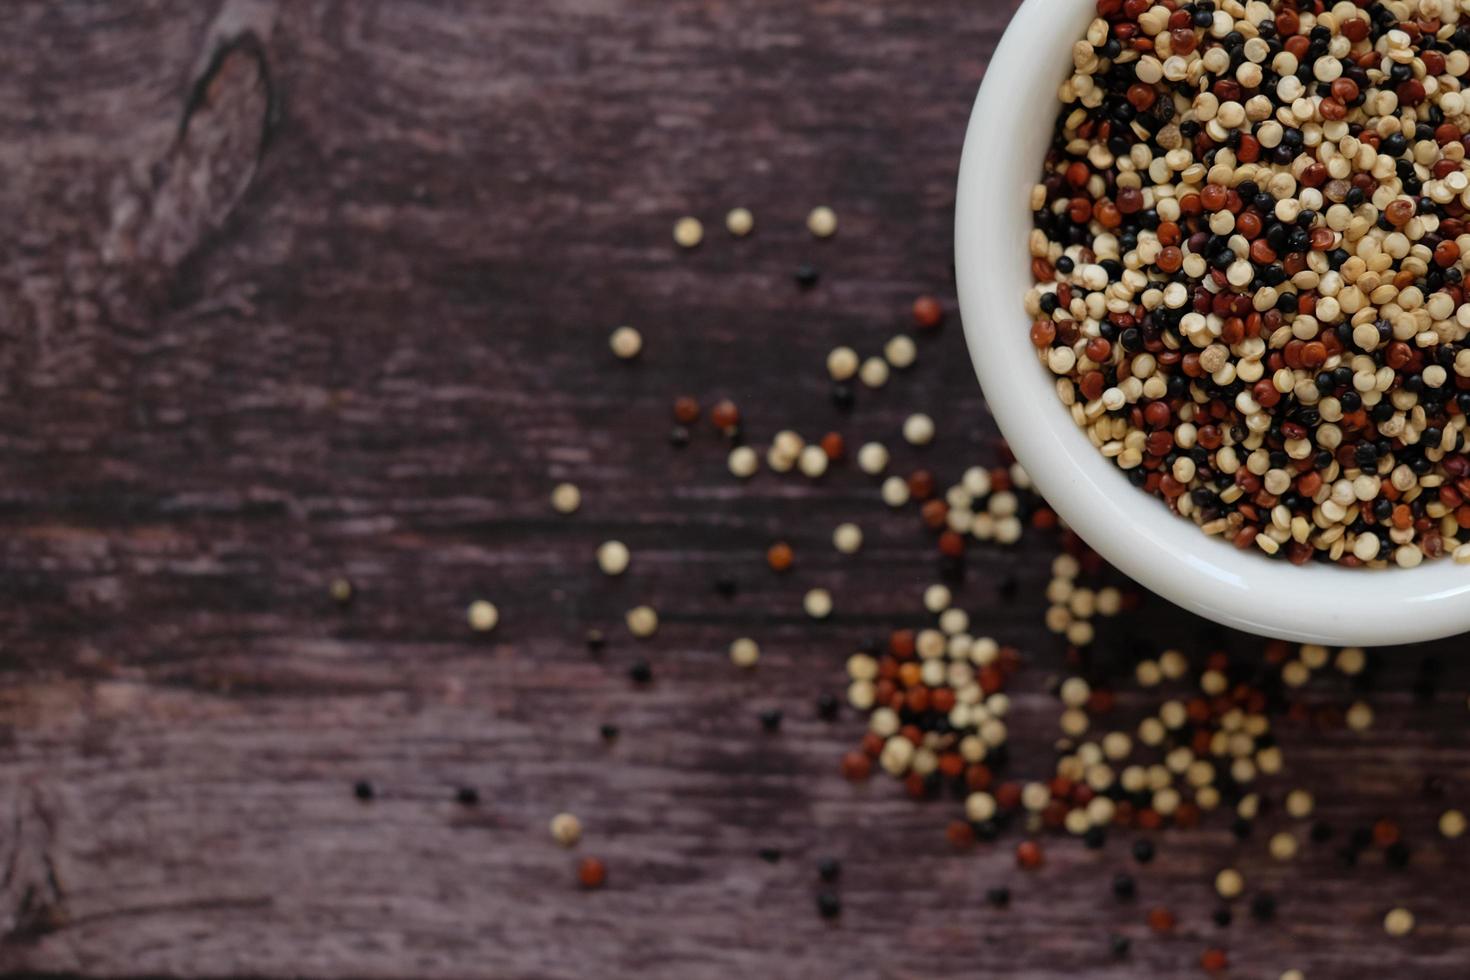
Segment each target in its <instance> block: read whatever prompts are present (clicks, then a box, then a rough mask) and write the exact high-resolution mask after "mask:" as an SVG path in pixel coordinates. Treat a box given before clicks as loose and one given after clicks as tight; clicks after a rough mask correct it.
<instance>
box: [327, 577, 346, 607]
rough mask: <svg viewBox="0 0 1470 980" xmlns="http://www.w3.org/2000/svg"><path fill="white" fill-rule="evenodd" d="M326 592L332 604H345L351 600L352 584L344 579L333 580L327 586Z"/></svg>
mask: <svg viewBox="0 0 1470 980" xmlns="http://www.w3.org/2000/svg"><path fill="white" fill-rule="evenodd" d="M327 592H328V594H329V595H331V597H332V601H333V602H347V601H348V600H349V599H351V598H352V583H351V582H349V581H348V580H347V579H345V578H334V579H332V582H331V584H330V585H329V586H327Z"/></svg>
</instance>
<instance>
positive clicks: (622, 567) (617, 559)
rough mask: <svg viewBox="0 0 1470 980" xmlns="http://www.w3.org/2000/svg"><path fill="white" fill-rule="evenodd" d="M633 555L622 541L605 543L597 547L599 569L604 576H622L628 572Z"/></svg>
mask: <svg viewBox="0 0 1470 980" xmlns="http://www.w3.org/2000/svg"><path fill="white" fill-rule="evenodd" d="M632 557H633V554H632V552H630V551H629V550H628V546H627V545H625V544H623V542H621V541H604V542H603V543H602V544H600V545H598V546H597V567H598V568H600V569H602V574H604V575H614V576H616V575H621V574H623V573H624V572H626V571H627V570H628V562H629V561H630V560H631V559H632Z"/></svg>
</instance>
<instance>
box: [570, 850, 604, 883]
mask: <svg viewBox="0 0 1470 980" xmlns="http://www.w3.org/2000/svg"><path fill="white" fill-rule="evenodd" d="M577 880H578V881H579V882H581V884H582V887H583V888H589V889H591V888H601V887H602V886H603V883H604V882H606V881H607V866H606V865H604V864H603V863H602V861H601V860H599V859H598V858H595V857H585V858H583V859H582V860H581V862H580V863H579V864H578V865H577Z"/></svg>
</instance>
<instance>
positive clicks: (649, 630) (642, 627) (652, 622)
mask: <svg viewBox="0 0 1470 980" xmlns="http://www.w3.org/2000/svg"><path fill="white" fill-rule="evenodd" d="M624 618H625V619H626V620H627V623H628V632H629V633H632V634H633V635H634V636H636V637H638V638H639V639H640V640H643V639H647V638H648V637H650V636H652V635H653V634H655V633H657V632H658V613H656V612H654V611H653V607H651V606H635V607H633V608H632V609H629V610H628V615H627V616H626V617H624Z"/></svg>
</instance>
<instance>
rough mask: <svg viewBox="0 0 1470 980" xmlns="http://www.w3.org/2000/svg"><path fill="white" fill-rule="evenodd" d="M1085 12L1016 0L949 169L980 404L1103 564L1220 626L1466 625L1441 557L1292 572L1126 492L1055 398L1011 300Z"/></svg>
mask: <svg viewBox="0 0 1470 980" xmlns="http://www.w3.org/2000/svg"><path fill="white" fill-rule="evenodd" d="M1095 11H1096V6H1095V0H1025V2H1024V3H1023V4H1022V5H1021V7H1020V8H1019V9H1018V10H1017V12H1016V13H1015V15H1014V17H1013V18H1012V19H1011V22H1010V24H1009V25H1008V26H1007V28H1006V31H1005V33H1004V35H1003V36H1002V38H1001V40H1000V44H999V46H998V47H997V48H996V51H995V55H994V57H993V58H991V60H990V63H989V65H988V67H987V69H986V74H985V78H984V81H983V83H982V85H981V87H980V92H979V95H978V96H977V97H976V100H975V104H974V108H973V110H972V112H971V115H970V122H969V128H968V131H967V132H966V135H965V143H964V152H963V154H962V157H961V160H960V169H959V180H958V186H957V189H956V198H955V279H956V286H957V290H958V293H959V305H960V312H961V318H962V320H963V324H964V333H965V339H966V343H967V344H968V346H969V350H970V358H971V361H972V362H973V364H974V367H975V373H976V375H977V377H978V378H979V380H980V385H981V388H982V389H983V390H984V392H985V396H986V403H987V405H988V407H989V409H990V412H991V414H992V416H993V417H994V419H995V421H996V424H997V425H998V426H999V428H1000V430H1001V433H1002V434H1003V435H1004V436H1005V438H1006V440H1007V442H1008V443H1009V445H1010V448H1011V450H1012V452H1014V453H1015V456H1016V459H1017V461H1018V462H1020V464H1021V465H1022V467H1023V468H1024V469H1025V470H1026V472H1027V473H1028V474H1029V475H1030V476H1031V478H1032V480H1033V481H1034V483H1035V484H1036V486H1037V488H1038V490H1040V491H1041V492H1042V493H1043V494H1044V495H1045V497H1046V499H1047V502H1048V503H1049V504H1050V505H1051V506H1052V507H1053V508H1054V509H1055V510H1056V512H1057V513H1058V515H1060V517H1061V518H1062V519H1063V520H1064V521H1065V522H1066V523H1067V525H1068V526H1069V527H1071V529H1072V530H1073V531H1075V532H1076V533H1077V534H1078V535H1079V536H1080V537H1081V538H1082V539H1083V540H1084V541H1086V542H1087V543H1088V545H1089V546H1090V547H1092V548H1093V549H1094V550H1096V551H1097V552H1098V553H1099V554H1100V555H1102V557H1103V558H1104V559H1106V560H1107V561H1108V562H1109V563H1111V564H1112V565H1114V566H1115V567H1116V568H1118V569H1119V570H1120V571H1122V572H1123V573H1124V574H1126V575H1127V576H1129V577H1130V578H1132V579H1133V580H1134V581H1136V582H1138V583H1139V584H1140V585H1143V586H1145V587H1146V588H1148V589H1150V590H1151V591H1153V592H1155V593H1157V594H1159V595H1161V596H1163V597H1164V598H1166V599H1168V600H1169V601H1171V602H1173V603H1175V604H1177V605H1179V606H1182V607H1184V608H1185V609H1188V610H1190V611H1192V612H1195V613H1198V614H1199V615H1202V616H1205V617H1207V618H1209V619H1212V620H1214V621H1216V622H1219V623H1222V624H1224V625H1227V626H1231V627H1234V628H1237V629H1242V630H1245V631H1247V632H1251V633H1256V634H1260V635H1264V636H1273V637H1280V638H1283V639H1290V640H1296V641H1299V642H1315V643H1327V644H1332V645H1339V646H1347V645H1354V646H1377V645H1391V644H1399V643H1408V642H1414V641H1421V640H1429V639H1435V638H1438V637H1442V636H1448V635H1451V634H1454V633H1460V632H1464V631H1465V630H1467V629H1470V566H1466V565H1460V564H1457V563H1455V562H1454V560H1453V559H1451V558H1449V557H1447V556H1446V557H1443V558H1440V559H1436V560H1434V561H1428V562H1425V563H1424V564H1422V565H1420V566H1418V567H1417V568H1412V569H1401V568H1389V569H1375V570H1370V569H1351V568H1343V567H1340V566H1337V565H1323V564H1317V563H1312V564H1309V565H1304V566H1295V565H1292V564H1290V563H1288V562H1285V561H1272V560H1270V559H1268V558H1266V557H1265V556H1264V555H1262V554H1257V553H1256V551H1257V549H1254V548H1252V549H1250V550H1249V551H1240V550H1238V549H1236V548H1235V547H1234V546H1233V545H1231V544H1229V543H1228V542H1225V541H1223V540H1221V539H1220V538H1218V537H1212V536H1209V535H1206V534H1203V533H1202V532H1201V531H1200V530H1199V528H1198V527H1197V526H1196V525H1195V524H1194V523H1193V522H1192V521H1189V520H1186V519H1184V518H1180V517H1178V516H1176V515H1175V514H1173V513H1171V512H1170V511H1169V510H1168V509H1167V508H1166V507H1165V506H1164V505H1163V504H1162V503H1161V502H1160V501H1159V500H1158V499H1157V498H1154V497H1153V496H1151V495H1148V494H1145V493H1142V492H1140V491H1139V490H1138V489H1137V488H1135V487H1133V486H1132V485H1131V484H1130V483H1129V482H1128V480H1127V479H1126V478H1125V477H1124V476H1123V472H1122V471H1121V470H1119V469H1118V468H1117V467H1116V466H1114V465H1113V464H1112V463H1111V462H1110V461H1109V460H1107V459H1105V458H1104V457H1103V456H1102V455H1101V454H1100V453H1099V452H1098V451H1097V449H1096V448H1095V447H1094V446H1093V445H1092V443H1091V442H1090V441H1089V440H1088V438H1087V437H1086V435H1085V433H1084V432H1083V431H1082V430H1081V429H1080V428H1078V427H1077V425H1076V424H1075V423H1074V422H1073V421H1072V418H1071V414H1070V413H1069V412H1067V411H1066V410H1065V409H1064V408H1063V406H1062V405H1061V403H1060V401H1059V400H1058V398H1057V395H1056V391H1055V387H1054V383H1053V379H1052V376H1051V374H1050V372H1049V371H1047V370H1046V368H1045V367H1044V366H1043V365H1042V364H1041V362H1040V359H1039V358H1038V357H1037V356H1036V354H1035V349H1034V348H1033V347H1032V345H1031V342H1030V339H1029V336H1028V329H1029V325H1030V319H1029V317H1027V316H1026V314H1025V311H1024V309H1023V308H1022V303H1021V300H1022V297H1023V295H1024V291H1025V289H1027V288H1029V286H1030V283H1031V276H1030V254H1029V250H1028V247H1027V238H1028V236H1029V233H1030V231H1031V213H1030V208H1029V194H1030V189H1031V188H1032V187H1033V186H1034V185H1035V182H1036V178H1037V175H1038V174H1039V173H1040V166H1041V159H1042V157H1043V156H1044V154H1045V148H1046V146H1047V145H1048V144H1049V142H1050V137H1051V132H1052V125H1051V123H1052V120H1053V118H1054V116H1055V111H1056V110H1055V106H1056V87H1057V85H1058V84H1060V82H1061V81H1062V80H1063V79H1064V78H1065V71H1066V68H1065V65H1066V62H1065V59H1067V57H1068V55H1069V53H1070V51H1071V47H1072V44H1074V43H1075V42H1076V40H1077V39H1079V38H1081V37H1082V36H1083V33H1084V32H1085V30H1086V26H1087V24H1088V23H1089V22H1090V21H1091V19H1092V18H1093V16H1095ZM1046 64H1055V65H1057V71H1056V73H1055V77H1053V76H1052V74H1051V73H1047V75H1046V76H1045V77H1044V78H1040V79H1037V80H1036V81H1034V82H1032V83H1031V84H1030V85H1029V86H1024V85H1023V82H1024V80H1027V79H1028V78H1034V77H1035V76H1036V74H1037V73H1036V66H1037V65H1046ZM1018 80H1019V81H1018ZM1038 100H1039V105H1040V108H1041V110H1042V111H1041V112H1040V114H1039V115H1038V113H1037V111H1036V109H1037V107H1038ZM1038 120H1041V121H1042V124H1041V125H1039V126H1038V125H1036V123H1037V121H1038ZM1028 128H1029V129H1030V130H1034V133H1029V132H1028ZM995 297H999V299H994V298H995Z"/></svg>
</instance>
